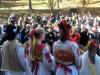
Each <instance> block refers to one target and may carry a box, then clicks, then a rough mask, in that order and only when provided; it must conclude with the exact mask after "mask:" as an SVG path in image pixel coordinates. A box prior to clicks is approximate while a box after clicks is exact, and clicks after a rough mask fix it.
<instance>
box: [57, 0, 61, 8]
mask: <svg viewBox="0 0 100 75" xmlns="http://www.w3.org/2000/svg"><path fill="white" fill-rule="evenodd" d="M57 2H58V9H59V3H60V0H57Z"/></svg>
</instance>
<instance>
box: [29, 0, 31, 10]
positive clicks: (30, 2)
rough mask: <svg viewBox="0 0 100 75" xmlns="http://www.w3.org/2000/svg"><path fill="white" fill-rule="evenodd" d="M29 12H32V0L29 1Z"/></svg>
mask: <svg viewBox="0 0 100 75" xmlns="http://www.w3.org/2000/svg"><path fill="white" fill-rule="evenodd" d="M29 10H32V0H29Z"/></svg>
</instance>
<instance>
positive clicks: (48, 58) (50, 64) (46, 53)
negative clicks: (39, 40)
mask: <svg viewBox="0 0 100 75" xmlns="http://www.w3.org/2000/svg"><path fill="white" fill-rule="evenodd" d="M42 53H43V63H44V65H45V66H46V67H47V68H48V69H51V70H53V69H54V57H53V56H52V54H51V53H50V48H49V47H48V46H46V47H45V48H44V49H43V52H42Z"/></svg>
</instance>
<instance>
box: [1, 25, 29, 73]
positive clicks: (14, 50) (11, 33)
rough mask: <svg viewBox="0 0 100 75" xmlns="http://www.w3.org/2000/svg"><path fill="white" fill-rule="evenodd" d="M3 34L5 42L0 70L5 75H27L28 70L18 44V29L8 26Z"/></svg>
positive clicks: (21, 47) (20, 46) (20, 45)
mask: <svg viewBox="0 0 100 75" xmlns="http://www.w3.org/2000/svg"><path fill="white" fill-rule="evenodd" d="M5 32H6V37H7V41H5V42H4V44H3V45H2V52H1V53H2V66H1V70H3V71H5V75H27V74H26V73H28V72H29V68H28V66H27V64H26V60H25V57H24V48H23V46H22V44H20V43H19V42H18V32H19V29H18V28H16V27H15V26H14V25H8V26H7V27H6V31H5ZM28 75H30V74H28Z"/></svg>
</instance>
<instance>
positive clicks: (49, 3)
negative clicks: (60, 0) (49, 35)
mask: <svg viewBox="0 0 100 75" xmlns="http://www.w3.org/2000/svg"><path fill="white" fill-rule="evenodd" d="M48 5H49V9H51V11H53V9H54V0H48Z"/></svg>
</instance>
